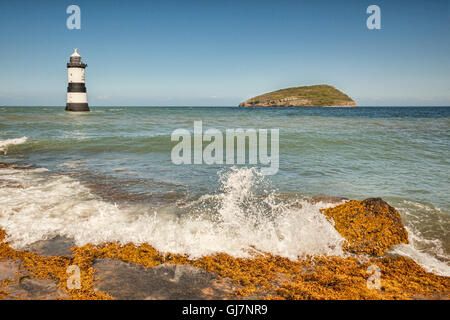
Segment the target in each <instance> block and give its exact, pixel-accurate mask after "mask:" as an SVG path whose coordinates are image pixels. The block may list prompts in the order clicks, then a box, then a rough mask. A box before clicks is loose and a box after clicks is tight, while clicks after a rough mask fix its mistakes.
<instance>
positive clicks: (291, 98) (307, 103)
mask: <svg viewBox="0 0 450 320" xmlns="http://www.w3.org/2000/svg"><path fill="white" fill-rule="evenodd" d="M328 106H336V107H356V106H357V105H356V103H355V101H353V100H352V99H351V98H350V97H349V96H347V95H346V94H345V93H343V92H341V91H339V90H338V89H336V88H335V87H332V86H329V85H325V84H322V85H314V86H304V87H293V88H287V89H281V90H277V91H273V92H269V93H266V94H262V95H259V96H256V97H254V98H251V99H249V100H246V101H244V102H242V103H240V104H239V107H328Z"/></svg>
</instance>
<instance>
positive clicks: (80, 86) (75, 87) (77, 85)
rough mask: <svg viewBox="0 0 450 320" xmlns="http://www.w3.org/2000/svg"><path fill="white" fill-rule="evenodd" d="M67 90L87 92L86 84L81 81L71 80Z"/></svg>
mask: <svg viewBox="0 0 450 320" xmlns="http://www.w3.org/2000/svg"><path fill="white" fill-rule="evenodd" d="M67 92H86V85H85V84H84V83H81V82H71V83H69V86H68V87H67Z"/></svg>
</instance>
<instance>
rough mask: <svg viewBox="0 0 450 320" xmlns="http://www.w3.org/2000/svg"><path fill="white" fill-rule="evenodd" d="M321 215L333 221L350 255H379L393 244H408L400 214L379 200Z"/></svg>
mask: <svg viewBox="0 0 450 320" xmlns="http://www.w3.org/2000/svg"><path fill="white" fill-rule="evenodd" d="M322 213H323V214H325V215H326V216H327V217H329V218H332V219H333V220H334V223H335V228H336V230H337V231H338V232H339V233H340V234H341V235H342V236H343V237H344V238H345V239H346V240H347V241H348V242H347V243H346V245H345V249H346V250H347V251H349V252H352V253H356V254H364V253H365V254H371V255H376V256H381V255H383V254H385V253H386V251H387V250H388V249H389V248H391V247H392V246H394V245H396V244H400V243H408V232H407V231H406V229H405V227H404V225H403V223H402V219H401V217H400V214H399V213H398V212H397V210H395V208H393V207H391V206H390V205H389V204H387V203H386V202H385V201H383V200H382V199H380V198H370V199H366V200H364V201H349V202H347V203H344V204H341V205H339V206H336V207H334V208H329V209H323V210H322Z"/></svg>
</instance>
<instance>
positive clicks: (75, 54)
mask: <svg viewBox="0 0 450 320" xmlns="http://www.w3.org/2000/svg"><path fill="white" fill-rule="evenodd" d="M70 57H71V58H72V57H80V58H81V56H80V54H79V53H78V48H75V49H73V53H72V54H71V55H70Z"/></svg>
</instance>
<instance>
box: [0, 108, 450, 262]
mask: <svg viewBox="0 0 450 320" xmlns="http://www.w3.org/2000/svg"><path fill="white" fill-rule="evenodd" d="M91 109H92V112H90V113H85V114H76V113H67V112H65V111H64V110H63V108H56V107H2V108H0V141H2V142H3V144H5V141H7V140H8V139H18V138H22V137H26V140H25V141H16V142H14V143H11V141H10V143H9V145H7V146H3V147H1V143H0V147H1V148H3V149H4V150H3V151H4V152H5V153H6V154H4V155H0V161H1V162H8V163H13V164H21V165H31V164H33V165H35V167H34V168H45V169H47V170H48V171H45V172H44V171H42V170H36V169H33V170H34V171H33V175H34V176H33V177H34V178H33V179H31V178H30V177H29V176H28V175H29V174H28V173H26V170H22V171H21V172H22V173H21V174H22V175H23V176H21V177H20V179H22V180H23V181H29V183H30V184H32V183H33V181H38V180H39V179H44V180H39V181H47V182H48V181H50V179H57V178H58V179H61V177H64V178H65V179H69V178H70V179H72V180H70V181H76V182H77V183H79V184H80V185H82V186H83V187H87V188H88V190H89V192H91V193H92V195H90V196H89V197H97V198H96V199H97V200H99V201H100V200H101V201H105V202H107V203H115V204H116V206H119V208H126V209H127V210H131V209H130V208H131V206H136V205H139V206H140V207H139V208H140V209H139V212H147V213H148V212H152V214H154V212H157V214H160V212H162V210H163V209H162V208H164V210H165V211H167V212H172V213H173V212H176V214H177V215H178V216H177V217H180V216H183V217H185V216H187V215H190V214H191V215H194V213H193V212H194V211H195V212H197V213H198V212H199V209H198V208H196V209H195V210H194V209H192V208H191V207H189V208H188V209H186V204H190V203H193V202H195V201H198V200H199V199H202V197H205V196H211V195H218V194H222V195H223V194H227V193H226V192H227V190H228V189H227V181H228V183H229V182H230V181H231V180H232V179H235V178H236V179H237V181H247V180H245V177H247V178H248V179H250V180H251V182H248V183H250V184H252V187H253V186H254V185H258V187H255V190H253V191H252V192H253V193H254V194H253V193H252V195H254V196H255V197H260V196H261V194H265V192H269V193H270V194H275V198H277V199H278V200H277V201H278V202H283V201H285V200H283V199H290V200H292V199H301V198H305V197H310V196H317V195H324V196H337V197H345V198H350V199H365V198H369V197H382V198H383V199H385V200H386V201H388V202H389V203H390V204H391V205H393V206H394V207H396V208H397V209H399V211H400V212H401V214H402V216H403V217H404V219H405V221H407V226H408V228H409V230H410V231H411V233H412V234H414V237H416V238H415V247H414V248H415V249H416V250H419V251H421V252H424V253H426V254H428V255H431V256H433V257H434V258H436V259H438V260H439V261H441V262H442V261H443V262H445V263H448V257H449V252H450V251H449V247H450V239H449V235H448V227H449V221H450V220H449V214H450V199H449V195H450V187H449V186H450V170H449V169H450V160H449V155H450V154H449V153H450V152H449V151H450V129H449V128H450V108H449V107H439V108H432V107H414V108H413V107H402V108H397V107H395V108H394V107H392V108H389V107H371V108H363V107H359V108H234V107H223V108H222V107H215V108H213V107H211V108H206V107H180V108H178V107H172V108H169V107H93V108H91ZM198 120H201V121H202V122H203V130H204V131H205V130H207V129H209V128H216V129H219V130H221V131H222V132H225V130H226V129H232V128H244V129H248V128H254V129H279V133H280V138H279V146H280V147H279V157H280V164H279V171H278V173H277V174H276V175H273V176H266V177H264V178H263V177H260V176H258V174H257V170H255V171H254V172H253V173H251V174H253V175H254V177H253V178H252V177H250V178H249V177H248V176H247V174H250V173H249V172H248V171H245V167H255V166H253V165H247V166H244V168H242V166H238V168H234V169H232V168H231V167H232V166H231V165H220V166H219V165H206V164H201V165H175V164H173V163H172V161H171V150H172V148H173V147H174V146H175V145H176V144H177V142H172V141H171V139H170V137H171V134H172V132H173V131H174V130H175V129H178V128H184V129H188V130H189V131H193V127H194V121H198ZM6 144H8V143H6ZM206 144H207V143H204V146H206ZM0 154H1V152H0ZM256 167H257V166H256ZM239 168H241V169H242V170H244V171H239V170H240V169H239ZM19 171H20V170H19ZM4 172H5V171H4ZM30 172H31V171H30ZM233 173H234V174H235V176H233ZM30 174H31V173H30ZM236 175H238V176H239V175H242V176H239V178H237V177H236ZM13 176H14V175H13V174H12V173H11V172H9V171H8V173H7V174H6V173H4V174H3V179H4V180H5V179H6V180H8V179H13V178H11V177H13ZM244 176H245V177H244ZM16 178H17V177H16ZM0 179H2V178H1V176H0ZM20 179H19V178H17V179H16V180H14V181H15V182H17V183H21V181H22V180H20ZM27 179H28V180H27ZM227 179H228V180H227ZM0 181H1V180H0ZM8 181H9V180H8ZM23 181H22V182H23ZM55 181H56V180H55ZM58 181H59V180H58ZM261 181H263V182H261ZM60 182H61V181H60ZM261 185H263V187H261ZM39 186H43V183H41V184H37V185H35V186H34V188H35V189H36V188H38V187H39ZM241 187H242V186H241ZM46 188H51V186H46ZM61 188H63V187H61ZM64 188H66V189H64V190H63V191H64V192H67V186H65V185H64ZM9 189H11V188H9ZM35 189H33V190H34V191H33V192H35V191H36V190H35ZM224 189H225V191H224ZM26 190H28V189H26ZM55 190H56V189H55ZM55 190H53V189H52V192H55ZM8 192H9V191H8ZM30 192H31V191H30ZM86 192H87V191H86ZM236 192H237V193H240V192H243V193H245V192H246V191H242V190H241V191H239V190H237V191H236ZM7 195H9V196H13V194H5V195H4V196H5V197H6V196H7ZM15 196H16V197H17V196H18V194H15ZM89 197H88V198H86V199H91V198H89ZM28 199H31V198H30V194H29V195H28ZM83 199H84V198H83ZM86 199H84V200H83V201H85V200H86ZM222 200H223V199H222ZM290 200H289V201H290ZM27 201H28V202H27ZM83 201H82V200H80V202H83ZM227 201H231V200H227ZM233 201H234V200H233ZM286 201H288V200H286ZM29 202H30V200H25V199H24V200H23V201H22V202H20V203H19V204H20V205H22V206H31V203H29ZM5 203H6V202H5ZM9 203H10V202H9ZM83 203H84V204H85V202H83ZM16 205H17V203H16ZM51 205H52V206H56V205H58V204H57V203H52V204H51ZM202 206H203V209H202V210H203V211H202V212H204V211H205V210H206V209H204V207H207V205H205V204H203V205H202ZM240 207H241V208H242V206H240ZM269 207H270V206H269ZM215 208H216V207H214V206H210V207H209V208H208V209H207V210H206V211H208V210H209V211H211V212H210V214H211V216H214V214H215V212H216V213H217V212H222V211H220V210H217V209H215ZM221 208H222V209H223V203H222V207H221ZM271 208H272V209H270V210H271V212H272V213H271V214H275V213H274V212H273V207H271ZM259 209H261V210H262V211H261V214H264V212H266V211H267V210H268V209H263V208H259ZM259 209H257V210H259ZM30 210H31V209H30ZM39 210H40V209H39ZM42 210H44V209H42ZM134 210H137V209H136V208H134ZM270 210H269V211H270ZM131 211H132V210H131ZM131 211H130V212H131ZM200 211H201V210H200ZM247 211H248V210H247ZM247 211H246V212H247ZM135 212H137V211H135ZM147 213H142V214H144V215H145V214H147ZM139 214H140V213H139ZM220 214H221V216H220V217H222V218H223V214H222V213H220ZM247 214H248V212H247ZM253 214H256V215H258V214H259V213H258V212H256V213H255V212H253ZM5 215H6V214H5V213H4V216H5ZM35 218H36V217H35ZM222 218H221V219H222ZM228 218H230V217H228ZM11 219H12V218H11V217H10V216H9V217H8V218H7V219H4V220H3V225H7V223H11V221H12V220H11ZM230 219H231V220H233V218H230ZM219 220H220V219H219ZM222 220H223V219H222ZM246 221H247V220H246ZM14 223H16V222H14ZM0 225H2V220H1V219H0ZM12 228H13V227H11V225H10V230H13V229H12ZM50 229H51V230H50ZM50 229H49V230H41V231H40V233H39V232H38V231H39V230H38V231H36V237H38V235H39V236H41V237H49V236H52V235H55V234H58V232H59V233H64V232H65V233H64V235H66V236H69V233H70V232H68V231H64V232H62V231H61V228H60V229H58V227H53V228H50ZM134 232H135V233H139V231H138V230H135V231H134ZM11 233H13V232H12V231H11ZM85 234H86V232H85ZM71 236H74V235H73V234H72V235H71ZM27 237H28V238H32V239H37V238H34V237H33V236H30V235H25V231H23V232H17V236H16V238H14V236H12V238H13V239H15V240H17V243H21V241H22V243H26V242H27V241H25V240H24V239H25V238H27ZM75 237H79V239H78V240H79V242H83V241H82V237H83V236H82V235H77V236H75ZM111 237H112V238H114V237H113V236H111ZM118 237H119V236H118ZM88 238H89V237H87V236H86V239H88ZM100 238H101V239H99V241H100V240H108V239H109V238H108V236H102V237H100ZM119 238H120V237H119ZM89 239H91V238H89ZM152 239H153V238H152ZM186 239H187V238H186ZM91 240H92V239H91ZM123 240H124V241H125V240H129V239H128V238H126V237H125V238H124V239H123ZM145 241H147V238H145ZM187 241H188V240H186V241H185V242H182V243H181V242H180V243H181V244H180V243H178V244H177V246H178V247H176V249H177V250H178V249H179V250H178V251H183V250H185V251H187V252H188V253H191V251H189V250H190V249H186V246H187V247H188V246H189V245H188V244H186V243H187ZM224 241H225V240H224ZM150 242H151V241H150ZM282 245H285V244H282ZM183 246H184V247H183ZM277 246H278V247H277V248H279V247H280V244H277ZM269 247H270V245H269ZM182 248H184V249H182ZM263 249H266V248H263ZM297 249H299V250H300V249H301V248H297ZM211 250H212V249H211ZM230 250H231V249H230ZM273 250H275V251H276V250H278V249H273ZM279 250H281V249H279ZM402 250H404V251H405V254H407V255H408V254H409V255H412V253H406V249H405V248H403V249H402ZM206 251H207V250H206ZM225 251H226V250H225ZM231 251H232V250H231ZM288 251H289V250H288ZM291 251H292V250H291ZM291 251H289V252H291ZM300 251H301V250H300ZM292 252H294V253H295V250H294V251H292ZM292 252H291V253H292ZM199 253H200V254H201V253H202V252H201V250H200V252H199ZM193 254H194V255H195V254H196V253H195V252H194V253H193ZM288 255H289V254H288ZM418 259H419V258H418ZM442 268H444V269H445V268H448V265H446V266H445V267H442ZM442 268H441V269H440V270H442Z"/></svg>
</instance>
